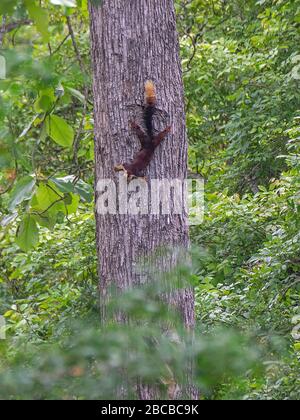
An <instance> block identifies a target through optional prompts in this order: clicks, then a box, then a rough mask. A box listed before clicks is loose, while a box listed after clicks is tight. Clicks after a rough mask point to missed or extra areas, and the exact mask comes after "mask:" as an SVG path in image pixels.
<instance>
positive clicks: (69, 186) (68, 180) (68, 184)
mask: <svg viewBox="0 0 300 420" xmlns="http://www.w3.org/2000/svg"><path fill="white" fill-rule="evenodd" d="M72 180H73V177H72V176H71V177H70V176H66V177H65V178H51V181H52V182H54V184H55V185H56V186H57V187H58V189H59V190H60V191H61V192H63V193H70V192H73V191H74V184H73V183H72Z"/></svg>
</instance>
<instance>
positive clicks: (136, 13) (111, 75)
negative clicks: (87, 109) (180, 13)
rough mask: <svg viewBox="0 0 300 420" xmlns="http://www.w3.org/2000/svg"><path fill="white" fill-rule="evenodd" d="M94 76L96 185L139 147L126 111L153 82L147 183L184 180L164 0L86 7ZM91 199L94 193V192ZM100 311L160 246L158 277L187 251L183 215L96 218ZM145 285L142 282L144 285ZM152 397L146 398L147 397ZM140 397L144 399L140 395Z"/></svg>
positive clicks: (181, 121) (184, 294)
mask: <svg viewBox="0 0 300 420" xmlns="http://www.w3.org/2000/svg"><path fill="white" fill-rule="evenodd" d="M90 14H91V39H92V56H93V73H94V107H95V159H96V183H97V182H98V181H99V180H100V179H103V178H108V179H116V177H117V175H116V174H115V172H114V166H115V165H116V164H117V163H120V162H126V161H128V160H130V159H131V158H132V157H133V155H134V153H135V152H136V151H137V149H138V147H139V145H138V141H137V140H136V139H135V136H134V135H133V133H132V131H131V129H130V127H129V124H128V123H129V119H130V115H129V114H130V106H131V105H132V104H133V103H135V102H142V101H143V87H144V83H145V81H146V80H147V79H151V80H153V81H154V82H155V85H156V88H157V94H158V106H159V108H160V109H163V110H165V111H167V113H168V114H169V116H170V122H171V125H172V130H171V133H170V135H169V136H168V138H167V139H166V140H164V142H163V143H162V144H161V145H160V147H159V149H158V150H156V152H155V156H154V159H153V161H152V162H151V164H150V167H149V169H148V174H147V178H148V181H150V179H154V178H155V179H161V178H167V179H174V178H176V179H182V180H183V179H184V178H185V177H186V172H187V137H186V127H185V113H184V97H183V83H182V74H181V63H180V58H179V44H178V37H177V31H176V19H175V11H174V4H173V1H170V0H156V1H153V0H128V1H124V0H103V1H102V2H100V4H99V2H98V1H91V4H90ZM96 198H97V193H96ZM96 219H97V247H98V256H99V276H100V290H101V299H102V305H104V301H105V297H106V295H107V292H108V288H109V287H110V285H112V284H113V285H115V286H116V287H117V288H118V289H119V290H124V289H125V288H127V287H130V286H131V285H133V284H139V283H141V282H144V281H145V278H144V276H143V275H142V274H141V271H139V270H136V269H135V267H136V264H137V262H138V261H139V260H140V258H141V257H144V256H147V255H150V254H151V253H152V252H153V251H155V250H156V249H158V248H159V247H163V246H167V247H169V249H170V248H171V249H174V252H173V254H172V255H171V256H170V255H168V257H167V258H161V259H159V263H158V267H157V270H158V271H160V272H164V271H167V270H169V269H170V268H171V267H172V265H173V264H175V263H176V251H175V249H176V248H178V247H179V246H180V247H184V248H186V247H187V246H188V226H187V217H186V214H181V215H160V216H154V215H140V216H133V215H118V214H117V215H112V214H109V215H105V216H104V215H99V214H97V215H96ZM146 280H149V279H146ZM169 303H170V304H175V305H176V306H177V307H178V308H180V310H181V313H182V315H183V319H184V322H185V325H186V326H187V327H188V328H189V327H192V326H193V324H194V296H193V291H192V290H191V289H189V288H187V289H183V290H180V291H177V292H175V293H173V294H171V295H170V297H169ZM152 396H153V395H152ZM139 397H140V398H142V399H147V398H150V397H151V395H150V394H149V390H147V389H145V388H143V387H142V388H141V390H140V395H139Z"/></svg>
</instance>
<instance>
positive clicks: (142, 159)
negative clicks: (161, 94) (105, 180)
mask: <svg viewBox="0 0 300 420" xmlns="http://www.w3.org/2000/svg"><path fill="white" fill-rule="evenodd" d="M155 103H156V92H155V86H154V84H153V82H151V81H147V82H146V84H145V106H146V109H147V107H148V109H149V110H150V109H151V108H154V105H155ZM152 116H153V113H152V112H149V113H147V112H146V113H145V114H144V118H145V125H146V127H147V128H148V129H147V133H144V132H143V130H142V129H141V127H140V126H139V125H138V124H136V123H135V122H132V123H131V127H132V129H133V130H134V132H135V134H136V135H137V136H138V138H139V140H140V142H141V146H142V148H141V150H140V151H139V152H138V153H137V154H136V156H135V158H134V159H133V161H132V162H131V163H124V164H123V165H118V166H116V167H115V170H116V171H121V170H125V171H126V172H127V175H128V176H129V177H131V176H136V177H142V176H143V171H144V170H145V169H146V168H147V166H148V165H149V163H150V161H151V159H152V157H153V154H154V151H155V149H156V147H157V146H159V144H160V143H161V142H162V140H163V139H164V138H165V137H166V136H167V134H168V133H169V132H170V130H171V127H167V128H166V129H165V130H163V131H162V132H160V133H159V134H158V135H156V136H153V130H152Z"/></svg>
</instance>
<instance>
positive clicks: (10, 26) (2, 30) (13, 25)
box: [0, 19, 32, 36]
mask: <svg viewBox="0 0 300 420" xmlns="http://www.w3.org/2000/svg"><path fill="white" fill-rule="evenodd" d="M31 24H32V20H30V19H21V20H17V21H15V22H10V23H6V24H4V25H2V26H0V34H1V35H2V36H3V35H4V34H6V33H8V32H11V31H13V30H14V29H17V28H19V27H20V26H25V25H31Z"/></svg>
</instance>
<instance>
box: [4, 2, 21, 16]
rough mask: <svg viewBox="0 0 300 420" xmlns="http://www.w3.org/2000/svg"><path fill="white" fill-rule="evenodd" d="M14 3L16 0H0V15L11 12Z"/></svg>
mask: <svg viewBox="0 0 300 420" xmlns="http://www.w3.org/2000/svg"><path fill="white" fill-rule="evenodd" d="M16 4H17V0H1V2H0V14H1V15H6V14H11V13H12V12H13V10H14V7H15V5H16Z"/></svg>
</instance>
